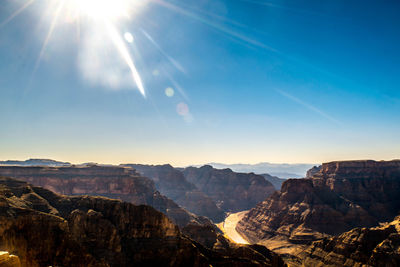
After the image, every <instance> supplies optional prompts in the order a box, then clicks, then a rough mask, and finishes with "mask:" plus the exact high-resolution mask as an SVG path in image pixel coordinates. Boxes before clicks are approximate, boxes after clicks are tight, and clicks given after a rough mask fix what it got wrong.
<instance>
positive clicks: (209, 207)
mask: <svg viewBox="0 0 400 267" xmlns="http://www.w3.org/2000/svg"><path fill="white" fill-rule="evenodd" d="M124 166H130V167H132V168H134V169H136V170H137V171H138V172H139V173H140V174H142V175H143V176H146V177H149V178H150V179H152V180H153V181H154V183H155V186H156V188H157V190H159V191H160V193H161V194H163V195H165V196H167V197H168V198H171V199H172V200H173V201H175V202H176V203H177V204H179V205H180V206H181V207H183V208H185V209H187V210H188V211H190V212H193V213H195V214H197V215H201V216H206V217H208V218H210V219H211V220H213V221H214V222H216V223H217V222H221V221H223V219H224V212H223V211H222V210H221V209H219V208H218V207H217V206H216V204H215V202H214V201H213V200H212V199H211V198H210V197H208V196H207V195H206V194H204V193H203V192H201V191H200V190H199V189H198V188H197V187H196V186H195V185H194V184H193V183H190V182H188V181H187V180H186V179H185V177H184V175H183V173H182V172H181V171H179V170H177V169H175V168H173V167H172V166H171V165H140V164H127V165H124Z"/></svg>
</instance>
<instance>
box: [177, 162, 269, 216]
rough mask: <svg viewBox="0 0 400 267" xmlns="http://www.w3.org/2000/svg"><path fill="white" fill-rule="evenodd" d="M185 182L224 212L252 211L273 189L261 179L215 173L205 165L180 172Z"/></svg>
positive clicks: (252, 176)
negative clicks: (197, 189)
mask: <svg viewBox="0 0 400 267" xmlns="http://www.w3.org/2000/svg"><path fill="white" fill-rule="evenodd" d="M183 173H184V175H185V178H186V179H187V180H188V181H189V182H191V183H193V184H194V185H196V186H197V188H199V189H200V190H201V191H203V192H204V193H205V194H207V195H208V196H209V197H210V198H212V199H213V200H214V201H215V202H216V203H217V206H218V207H219V208H220V209H222V210H223V211H226V212H238V211H243V210H247V209H250V208H252V207H254V206H255V205H256V204H257V203H258V202H260V201H262V200H264V199H265V198H266V197H268V196H269V195H271V194H272V193H273V192H274V191H275V188H274V186H273V185H272V184H271V183H270V182H268V181H266V180H265V178H264V177H262V176H261V175H256V174H254V173H236V172H233V171H232V170H230V169H223V170H218V169H214V168H213V167H211V166H208V165H205V166H203V167H201V168H195V167H188V168H185V169H184V170H183Z"/></svg>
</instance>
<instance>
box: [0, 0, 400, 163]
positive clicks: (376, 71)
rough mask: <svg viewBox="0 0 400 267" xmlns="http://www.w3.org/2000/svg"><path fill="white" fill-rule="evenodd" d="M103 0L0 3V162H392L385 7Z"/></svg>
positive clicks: (398, 91) (395, 7) (398, 55)
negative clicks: (121, 5)
mask: <svg viewBox="0 0 400 267" xmlns="http://www.w3.org/2000/svg"><path fill="white" fill-rule="evenodd" d="M73 1H74V0H70V1H69V2H70V3H72V2H73ZM82 1H83V2H85V1H86V2H88V3H90V1H92V0H82ZM107 1H109V0H101V2H102V4H104V7H105V8H104V9H101V10H98V9H96V8H98V7H91V6H90V4H88V5H89V6H87V7H85V10H84V11H82V10H83V9H79V12H78V13H79V15H76V13H77V12H76V10H75V8H76V6H74V7H71V6H69V5H70V4H65V5H64V6H62V2H63V1H62V0H35V1H26V0H24V1H22V0H3V1H1V3H0V125H1V128H0V129H1V130H0V159H26V158H32V157H42V158H53V159H57V160H65V161H71V162H87V161H94V162H101V163H127V162H135V163H171V164H174V165H186V164H199V163H206V162H225V163H238V162H241V163H257V162H264V161H269V162H289V163H292V162H293V163H294V162H297V163H299V162H310V163H320V162H326V161H331V160H345V159H377V160H380V159H394V158H400V50H399V48H400V16H399V14H400V2H399V1H351V0H345V1H341V0H325V1H320V0H316V1H311V0H309V1H302V0H298V1H282V0H280V1H277V0H271V1H262V0H226V1H223V0H186V1H167V0H165V1H162V0H153V1H149V2H145V1H140V0H136V1H135V0H133V1H131V2H135V3H134V4H133V6H130V7H132V8H133V10H129V12H128V11H127V12H125V13H127V14H124V15H123V16H122V15H121V16H120V14H109V13H110V12H117V13H118V12H119V11H120V10H118V6H113V7H112V8H110V6H109V3H107ZM118 1H120V2H121V1H122V2H125V1H126V0H117V1H114V3H117V2H118ZM67 2H68V1H67ZM92 2H93V1H92ZM111 2H113V1H111ZM139 2H140V4H138V3H139ZM60 3H61V4H60ZM130 4H131V3H130ZM130 4H129V5H130ZM24 5H26V8H25V9H24V10H22V9H21V10H20V8H21V7H22V6H24ZM79 8H81V7H79ZM114 8H115V10H114ZM71 9H72V10H73V12H72V11H71ZM93 10H94V11H93ZM74 12H75V13H74ZM83 12H87V13H88V14H86V13H85V14H83ZM93 12H96V13H93ZM100 12H103V13H104V14H103V13H101V14H100ZM13 14H15V16H13ZM99 14H100V15H99ZM10 16H11V17H10ZM95 16H97V17H95ZM101 16H103V17H101ZM105 16H109V17H108V18H107V19H108V20H107V21H108V22H110V21H112V23H110V24H105V23H104V21H105V20H104V17H105ZM107 25H112V27H111V28H108V27H107ZM110 29H111V30H110ZM49 33H51V34H49ZM113 34H114V35H113ZM116 36H117V37H116ZM47 37H49V38H47ZM130 59H131V60H132V62H131V63H132V64H133V65H130V61H129V60H130ZM132 66H134V68H135V69H136V70H137V72H138V75H139V76H140V81H141V83H142V84H143V87H142V89H143V90H144V93H145V96H143V95H142V94H141V92H140V90H139V89H140V88H141V86H140V85H139V83H138V80H137V76H136V80H135V79H133V78H132Z"/></svg>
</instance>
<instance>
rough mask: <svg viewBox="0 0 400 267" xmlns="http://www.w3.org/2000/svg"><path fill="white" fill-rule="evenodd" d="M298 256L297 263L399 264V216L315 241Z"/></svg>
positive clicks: (322, 264)
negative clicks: (377, 225) (385, 221)
mask: <svg viewBox="0 0 400 267" xmlns="http://www.w3.org/2000/svg"><path fill="white" fill-rule="evenodd" d="M296 256H297V262H293V265H294V266H295V265H298V266H338V267H339V266H348V267H352V266H385V267H396V266H400V217H396V218H395V219H394V221H392V222H390V223H385V224H383V225H382V226H379V227H374V228H355V229H352V230H350V231H348V232H345V233H343V234H341V235H339V236H335V237H331V238H325V239H323V240H319V241H315V242H313V243H312V244H311V245H310V246H309V247H308V248H307V249H305V250H304V251H302V252H300V253H299V254H298V255H296Z"/></svg>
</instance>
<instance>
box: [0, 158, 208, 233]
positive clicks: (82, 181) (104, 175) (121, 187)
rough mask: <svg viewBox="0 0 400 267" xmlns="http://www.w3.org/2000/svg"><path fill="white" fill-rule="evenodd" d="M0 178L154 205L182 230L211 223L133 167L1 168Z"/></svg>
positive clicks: (79, 193)
mask: <svg viewBox="0 0 400 267" xmlns="http://www.w3.org/2000/svg"><path fill="white" fill-rule="evenodd" d="M0 175H1V176H6V177H12V178H17V179H20V180H23V181H26V182H29V183H31V184H33V185H36V186H41V187H44V188H46V189H49V190H52V191H53V192H56V193H59V194H63V195H95V196H104V197H108V198H113V199H121V200H123V201H126V202H130V203H133V204H136V205H140V204H146V205H150V206H152V207H154V208H155V209H156V210H158V211H161V212H163V213H164V214H166V215H167V216H168V217H169V218H170V219H171V220H172V221H173V222H174V223H176V224H177V225H178V226H180V227H183V226H185V225H187V224H189V223H195V224H196V223H197V224H203V223H205V222H206V223H211V222H209V221H208V219H206V218H202V217H199V216H196V215H194V214H192V213H189V212H188V211H186V210H185V209H183V208H181V207H180V206H179V205H178V204H176V203H175V202H174V201H172V200H171V199H169V198H167V197H165V196H164V195H162V194H160V193H159V192H158V191H157V189H156V187H155V185H154V182H153V181H152V180H151V179H149V178H146V177H143V176H140V175H139V173H137V172H136V171H135V170H134V169H132V168H129V167H126V168H123V167H118V166H98V165H91V166H88V167H76V166H72V167H43V166H29V167H20V166H0ZM207 221H208V222H207Z"/></svg>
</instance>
